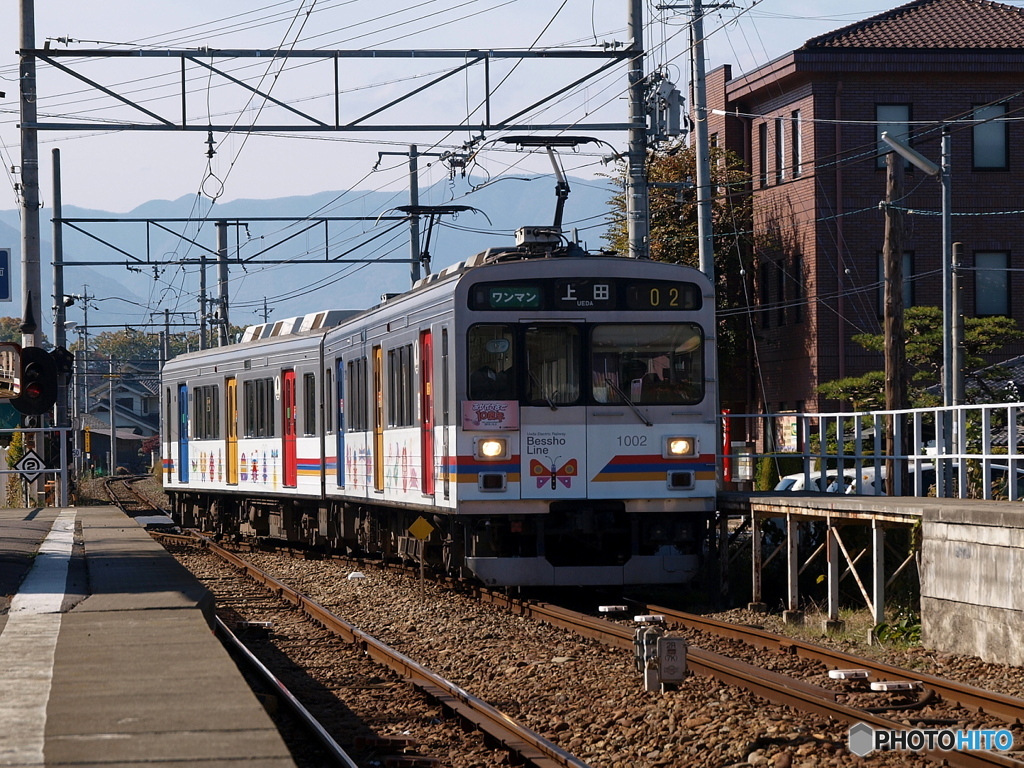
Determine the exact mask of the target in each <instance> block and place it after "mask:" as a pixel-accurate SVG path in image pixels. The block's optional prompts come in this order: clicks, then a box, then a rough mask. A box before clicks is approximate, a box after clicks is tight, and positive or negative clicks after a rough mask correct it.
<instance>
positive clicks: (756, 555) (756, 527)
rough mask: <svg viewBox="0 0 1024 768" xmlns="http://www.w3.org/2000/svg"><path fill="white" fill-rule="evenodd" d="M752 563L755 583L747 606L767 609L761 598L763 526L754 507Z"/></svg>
mask: <svg viewBox="0 0 1024 768" xmlns="http://www.w3.org/2000/svg"><path fill="white" fill-rule="evenodd" d="M750 542H751V547H752V549H751V552H750V563H751V566H752V567H751V571H752V578H753V584H752V589H751V595H750V601H751V602H750V605H748V606H747V608H749V609H750V610H752V611H766V610H767V609H768V606H766V605H765V604H764V602H763V601H762V599H761V566H762V563H761V560H762V557H761V526H760V524H759V522H758V519H757V513H756V512H754V510H753V509H751V510H750Z"/></svg>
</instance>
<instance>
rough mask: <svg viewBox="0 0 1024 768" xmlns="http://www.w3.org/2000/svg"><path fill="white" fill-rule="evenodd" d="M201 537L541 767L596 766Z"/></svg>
mask: <svg viewBox="0 0 1024 768" xmlns="http://www.w3.org/2000/svg"><path fill="white" fill-rule="evenodd" d="M196 538H197V539H198V540H199V541H200V542H201V543H202V544H203V546H205V547H207V548H208V549H209V550H210V551H211V552H214V553H215V554H217V555H218V556H220V557H221V558H222V559H223V560H225V561H226V562H228V563H231V564H232V565H233V566H235V567H236V568H238V569H239V570H241V571H243V572H244V573H245V574H246V575H247V576H248V577H249V578H251V579H253V580H254V581H257V582H259V583H260V584H263V585H264V586H265V587H266V588H267V589H269V590H270V591H271V592H273V593H274V594H276V595H277V596H278V597H280V598H282V599H284V600H287V601H288V602H290V603H292V604H293V605H295V606H297V607H298V608H299V609H300V610H302V611H303V612H304V613H305V614H306V615H307V616H309V617H310V618H311V619H313V620H314V621H316V622H318V623H320V624H321V625H322V626H324V627H325V628H326V629H328V630H330V631H331V632H334V633H335V634H337V635H339V636H340V637H342V638H344V639H345V640H346V641H348V642H350V643H352V644H354V645H355V646H356V647H358V648H359V649H360V650H362V651H363V652H364V653H365V654H366V655H367V656H369V657H370V658H372V659H373V660H374V661H376V662H378V663H380V664H383V665H385V666H387V667H388V668H390V669H391V670H393V671H394V672H396V673H398V674H399V675H401V676H402V677H404V678H405V679H407V680H408V681H409V682H411V683H412V684H413V685H415V686H416V687H417V688H419V689H420V690H422V691H424V692H425V693H427V694H428V695H429V696H431V698H434V699H436V700H437V701H439V702H440V703H441V704H442V705H443V706H444V707H446V708H447V709H449V710H451V711H452V712H454V713H455V714H457V715H458V716H459V717H461V718H463V719H464V720H465V721H467V722H469V723H472V724H473V725H474V726H476V727H478V728H479V729H480V730H481V731H483V732H484V733H486V734H487V735H488V736H490V737H491V738H493V739H495V740H496V741H497V742H498V743H500V744H501V745H503V746H504V748H505V749H506V750H508V751H510V752H513V753H515V754H517V755H519V756H520V757H521V758H522V759H523V760H525V761H526V762H527V763H529V764H530V765H532V766H534V767H535V768H590V766H589V765H588V764H587V763H585V762H583V761H582V760H580V759H579V758H577V757H575V756H574V755H571V754H570V753H568V752H566V751H565V750H563V749H562V748H560V747H558V746H557V745H555V744H553V743H552V742H550V741H548V740H547V739H545V738H544V737H543V736H540V735H539V734H537V733H535V732H533V731H531V730H530V729H529V728H526V727H525V726H523V725H521V724H520V723H518V722H516V721H515V720H513V719H512V718H510V717H509V716H508V715H506V714H504V713H502V712H500V711H498V710H497V709H495V708H494V707H492V706H491V705H490V704H488V703H487V702H485V701H483V700H482V699H479V698H477V697H476V696H473V695H472V694H470V693H468V692H467V691H465V690H463V689H462V688H461V687H459V686H457V685H455V684H454V683H452V682H450V681H448V680H445V679H444V678H443V677H440V676H439V675H435V674H434V673H433V672H431V671H429V670H428V669H426V668H425V667H423V666H422V665H420V664H418V663H417V662H415V661H413V660H412V659H410V658H409V657H408V656H405V655H404V654H401V653H399V652H398V651H396V650H394V649H393V648H390V647H388V646H387V645H385V644H384V643H382V642H381V641H379V640H377V639H376V638H374V637H373V636H371V635H369V634H367V633H366V632H363V631H362V630H360V629H359V628H358V627H355V626H353V625H352V624H349V623H348V622H347V621H344V620H343V619H341V618H339V617H338V616H335V615H334V614H333V613H331V612H330V611H329V610H327V609H326V608H324V607H323V606H321V605H319V604H318V603H316V602H315V601H313V600H310V599H309V598H308V597H306V596H305V595H303V594H301V593H300V592H298V591H297V590H295V589H292V588H291V587H289V586H288V585H286V584H284V583H282V582H280V581H278V580H277V579H275V578H273V577H272V576H270V575H269V574H267V573H265V572H263V571H262V570H260V569H259V568H257V567H256V566H255V565H253V564H252V563H249V562H247V561H246V560H244V559H242V558H240V557H238V556H237V555H235V554H234V553H232V552H230V551H228V550H226V549H224V548H223V547H221V546H219V545H218V544H216V543H215V542H213V541H212V540H210V539H208V538H206V537H204V536H200V535H198V534H197V535H196Z"/></svg>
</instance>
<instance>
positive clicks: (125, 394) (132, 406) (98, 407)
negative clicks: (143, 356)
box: [77, 360, 160, 473]
mask: <svg viewBox="0 0 1024 768" xmlns="http://www.w3.org/2000/svg"><path fill="white" fill-rule="evenodd" d="M159 375H160V374H159V370H158V364H157V362H156V361H155V360H140V361H136V362H130V363H124V364H122V365H121V366H119V368H118V370H117V372H116V373H115V374H114V376H113V378H111V377H110V375H109V374H106V375H103V376H99V375H97V374H91V375H90V376H89V382H88V386H87V389H86V392H85V397H86V399H87V403H88V406H87V408H83V409H82V411H81V413H79V415H78V420H77V424H78V428H79V429H81V430H82V432H83V439H82V443H81V444H82V446H83V456H82V458H83V466H84V467H86V468H88V467H90V466H91V467H95V468H96V469H97V470H99V471H103V472H105V473H109V472H111V471H113V470H115V469H116V468H117V467H119V466H123V467H127V468H130V469H142V468H144V467H145V466H146V464H147V462H148V461H149V460H150V457H149V456H147V455H144V454H141V453H140V450H141V447H142V445H143V443H144V442H145V441H146V440H147V439H148V438H151V437H153V436H155V435H158V434H159V433H160V378H159ZM83 378H84V377H83ZM111 400H113V412H114V419H113V421H114V427H115V433H114V434H115V437H116V440H115V442H116V445H117V458H116V461H113V460H112V458H111V456H110V423H111V418H110V413H111ZM86 431H88V433H89V440H88V443H89V445H88V448H86V447H85V439H84V433H85V432H86ZM86 453H87V454H88V455H85V454H86ZM111 465H112V466H111Z"/></svg>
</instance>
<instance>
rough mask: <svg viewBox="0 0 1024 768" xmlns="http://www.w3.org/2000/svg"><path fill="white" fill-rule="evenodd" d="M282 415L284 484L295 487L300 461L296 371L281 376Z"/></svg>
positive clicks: (286, 372) (285, 372)
mask: <svg viewBox="0 0 1024 768" xmlns="http://www.w3.org/2000/svg"><path fill="white" fill-rule="evenodd" d="M281 415H282V417H283V418H282V421H283V422H284V440H283V441H282V442H283V448H284V456H283V457H282V462H283V464H284V466H283V472H284V484H285V485H286V486H287V487H289V488H294V487H295V486H296V485H298V471H297V463H298V462H297V457H296V451H295V429H296V424H297V421H298V420H297V418H296V414H295V371H284V373H283V375H282V377H281Z"/></svg>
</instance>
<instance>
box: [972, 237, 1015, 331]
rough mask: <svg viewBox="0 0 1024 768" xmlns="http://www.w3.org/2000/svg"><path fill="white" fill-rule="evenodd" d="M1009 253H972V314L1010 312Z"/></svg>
mask: <svg viewBox="0 0 1024 768" xmlns="http://www.w3.org/2000/svg"><path fill="white" fill-rule="evenodd" d="M1009 262H1010V255H1009V254H1008V253H1006V252H1005V251H979V252H978V253H975V254H974V314H975V315H976V316H978V317H983V316H986V315H988V316H991V315H1009V314H1010V273H1009V272H1008V271H1007V267H1008V266H1009Z"/></svg>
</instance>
